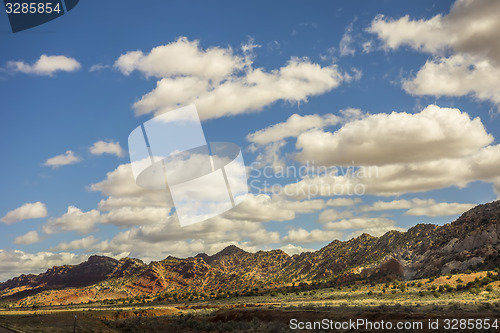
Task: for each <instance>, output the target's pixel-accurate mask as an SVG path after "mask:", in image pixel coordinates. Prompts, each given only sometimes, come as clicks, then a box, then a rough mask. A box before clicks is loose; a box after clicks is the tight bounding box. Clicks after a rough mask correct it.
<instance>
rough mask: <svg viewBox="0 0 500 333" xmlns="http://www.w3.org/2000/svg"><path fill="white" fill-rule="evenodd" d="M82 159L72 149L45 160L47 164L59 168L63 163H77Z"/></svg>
mask: <svg viewBox="0 0 500 333" xmlns="http://www.w3.org/2000/svg"><path fill="white" fill-rule="evenodd" d="M80 161H81V158H80V157H78V156H76V155H75V153H74V152H73V151H71V150H68V151H66V153H64V154H61V155H57V156H54V157H51V158H49V159H48V160H47V161H45V163H44V165H45V166H50V167H52V168H53V169H55V168H58V167H60V166H63V165H69V164H75V163H78V162H80Z"/></svg>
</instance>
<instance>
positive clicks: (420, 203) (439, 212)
mask: <svg viewBox="0 0 500 333" xmlns="http://www.w3.org/2000/svg"><path fill="white" fill-rule="evenodd" d="M414 203H415V207H413V208H411V209H409V210H408V211H406V212H405V215H411V216H433V217H435V216H451V215H459V214H462V213H464V212H465V211H468V210H469V209H472V208H474V207H475V206H476V204H464V203H456V202H452V203H448V202H439V203H436V202H435V201H434V200H433V199H429V200H418V199H414Z"/></svg>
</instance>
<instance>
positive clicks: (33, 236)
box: [14, 230, 40, 245]
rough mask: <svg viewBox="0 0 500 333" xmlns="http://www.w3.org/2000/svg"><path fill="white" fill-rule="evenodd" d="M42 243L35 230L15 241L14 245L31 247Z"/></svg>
mask: <svg viewBox="0 0 500 333" xmlns="http://www.w3.org/2000/svg"><path fill="white" fill-rule="evenodd" d="M39 241H40V236H39V235H38V232H36V231H35V230H33V231H29V232H27V233H25V234H24V235H21V236H18V237H16V238H15V239H14V244H24V245H29V244H33V243H37V242H39Z"/></svg>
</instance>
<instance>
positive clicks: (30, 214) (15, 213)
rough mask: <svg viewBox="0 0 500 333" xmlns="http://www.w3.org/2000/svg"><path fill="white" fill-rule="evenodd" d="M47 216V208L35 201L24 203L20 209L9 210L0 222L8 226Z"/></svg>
mask: <svg viewBox="0 0 500 333" xmlns="http://www.w3.org/2000/svg"><path fill="white" fill-rule="evenodd" d="M46 216H47V207H45V204H44V203H42V202H40V201H37V202H34V203H25V204H24V205H22V206H21V207H18V208H16V209H14V210H11V211H10V212H8V213H7V214H5V216H4V217H2V218H1V219H0V221H2V222H4V223H7V224H10V223H14V222H19V221H22V220H27V219H39V218H43V217H46Z"/></svg>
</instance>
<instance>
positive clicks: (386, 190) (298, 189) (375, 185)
mask: <svg viewBox="0 0 500 333" xmlns="http://www.w3.org/2000/svg"><path fill="white" fill-rule="evenodd" d="M499 163H500V145H495V146H487V147H484V148H481V149H480V150H479V151H478V152H476V153H475V154H471V155H469V156H464V157H458V158H436V159H435V160H432V161H425V162H414V163H412V162H409V163H394V164H387V165H382V166H379V167H369V168H365V167H361V168H360V170H364V171H363V172H362V173H360V174H359V175H358V174H357V172H355V173H354V175H351V174H347V175H341V174H340V175H339V174H336V175H318V176H314V177H307V178H304V179H302V180H300V181H299V182H297V183H292V184H288V185H286V186H285V187H284V188H283V191H282V192H283V193H285V194H286V195H287V196H288V197H291V198H295V199H304V198H314V197H316V196H337V195H342V196H355V195H366V194H373V195H379V196H394V195H402V194H405V193H416V192H426V191H429V190H435V189H442V188H446V187H451V186H455V187H458V188H464V187H465V186H467V184H469V183H470V182H473V181H477V180H481V181H484V182H489V183H492V184H493V185H494V190H495V192H496V193H497V194H498V195H500V186H499V185H500V183H499V181H498V180H499V178H500V171H499V169H498V165H500V164H499ZM361 174H362V176H361Z"/></svg>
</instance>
